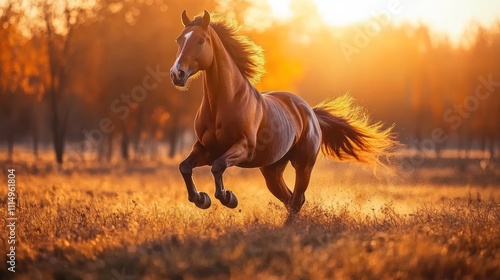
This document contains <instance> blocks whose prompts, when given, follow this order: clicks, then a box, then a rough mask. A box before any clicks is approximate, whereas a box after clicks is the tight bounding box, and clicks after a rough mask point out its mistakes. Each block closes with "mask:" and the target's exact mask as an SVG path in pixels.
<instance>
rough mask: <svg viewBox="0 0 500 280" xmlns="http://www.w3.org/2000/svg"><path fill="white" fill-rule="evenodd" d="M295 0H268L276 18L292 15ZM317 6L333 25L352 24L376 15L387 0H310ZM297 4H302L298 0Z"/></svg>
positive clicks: (325, 18)
mask: <svg viewBox="0 0 500 280" xmlns="http://www.w3.org/2000/svg"><path fill="white" fill-rule="evenodd" d="M292 1H293V0H268V3H269V6H270V7H271V11H272V13H273V15H274V17H276V18H280V19H284V18H287V17H290V16H291V15H292V11H291V6H292V5H291V4H292ZM310 1H311V2H312V3H313V4H314V5H315V6H316V8H317V11H318V13H319V15H320V16H321V18H322V19H323V21H324V22H325V23H326V24H328V25H332V26H343V25H350V24H353V23H356V22H359V21H363V20H367V19H369V18H370V17H373V16H376V15H377V14H378V13H379V12H380V11H381V10H382V9H383V8H384V4H386V3H385V1H379V0H375V1H363V0H349V1H345V0H343V1H339V0H330V1H329V0H310ZM295 4H297V6H299V5H300V2H299V1H297V2H296V3H295Z"/></svg>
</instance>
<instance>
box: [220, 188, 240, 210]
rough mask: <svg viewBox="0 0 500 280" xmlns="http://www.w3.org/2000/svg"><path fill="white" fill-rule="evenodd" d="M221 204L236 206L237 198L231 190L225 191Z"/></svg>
mask: <svg viewBox="0 0 500 280" xmlns="http://www.w3.org/2000/svg"><path fill="white" fill-rule="evenodd" d="M222 204H223V205H224V206H226V207H229V208H233V209H234V208H236V207H237V206H238V199H237V198H236V196H235V195H234V193H233V192H232V191H226V195H225V197H224V201H222Z"/></svg>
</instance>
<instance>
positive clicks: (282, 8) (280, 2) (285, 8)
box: [268, 0, 292, 19]
mask: <svg viewBox="0 0 500 280" xmlns="http://www.w3.org/2000/svg"><path fill="white" fill-rule="evenodd" d="M291 2H292V1H291V0H268V3H269V6H270V7H271V11H272V12H273V16H274V17H276V18H279V19H286V18H288V17H290V15H291V14H292V12H291V11H290V3H291Z"/></svg>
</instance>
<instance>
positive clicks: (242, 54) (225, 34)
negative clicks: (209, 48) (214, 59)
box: [189, 14, 265, 83]
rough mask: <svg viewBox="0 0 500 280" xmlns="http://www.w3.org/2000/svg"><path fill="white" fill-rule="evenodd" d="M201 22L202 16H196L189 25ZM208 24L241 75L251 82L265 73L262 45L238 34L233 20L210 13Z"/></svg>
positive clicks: (254, 81) (257, 80) (256, 80)
mask: <svg viewBox="0 0 500 280" xmlns="http://www.w3.org/2000/svg"><path fill="white" fill-rule="evenodd" d="M201 22H202V17H201V16H197V17H196V18H195V19H194V20H193V21H192V22H191V23H190V24H189V25H201ZM210 26H211V27H212V28H213V29H214V31H215V32H216V33H217V35H218V36H219V38H220V40H221V41H222V44H223V45H224V47H225V48H226V51H227V52H228V53H229V55H230V56H231V57H232V58H233V60H234V62H235V63H236V65H237V66H238V69H239V70H240V72H241V73H242V74H243V76H245V77H246V78H247V79H248V80H249V81H250V82H251V83H257V82H259V80H260V78H261V77H262V75H263V74H264V73H265V71H264V62H265V60H264V52H263V50H262V47H260V46H258V45H256V44H255V43H254V42H252V41H251V40H250V38H248V37H247V36H243V35H240V34H238V32H239V30H240V29H241V26H240V25H238V24H237V23H236V21H234V20H230V19H227V18H224V17H222V16H219V15H216V14H215V15H214V14H211V15H210Z"/></svg>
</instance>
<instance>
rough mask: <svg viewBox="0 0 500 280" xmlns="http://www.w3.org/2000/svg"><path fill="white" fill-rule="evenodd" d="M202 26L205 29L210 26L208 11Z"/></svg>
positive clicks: (204, 15)
mask: <svg viewBox="0 0 500 280" xmlns="http://www.w3.org/2000/svg"><path fill="white" fill-rule="evenodd" d="M202 24H203V27H205V28H207V27H208V25H209V24H210V14H209V13H208V12H207V10H204V13H203V21H202Z"/></svg>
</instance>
